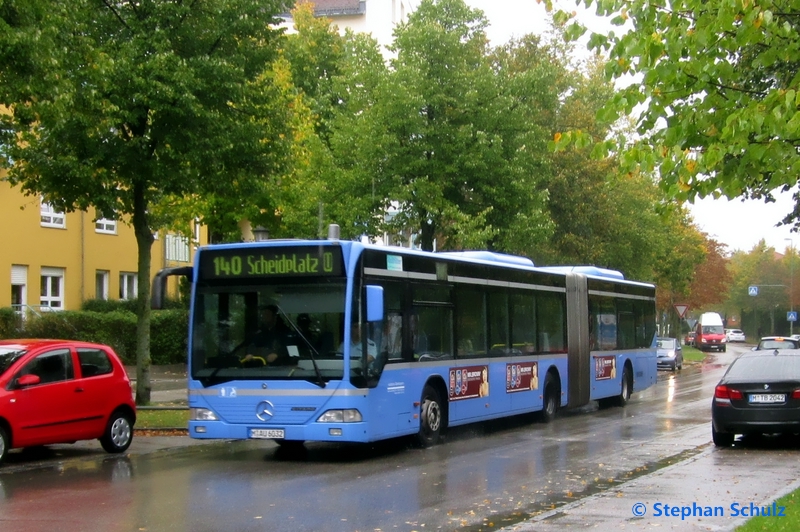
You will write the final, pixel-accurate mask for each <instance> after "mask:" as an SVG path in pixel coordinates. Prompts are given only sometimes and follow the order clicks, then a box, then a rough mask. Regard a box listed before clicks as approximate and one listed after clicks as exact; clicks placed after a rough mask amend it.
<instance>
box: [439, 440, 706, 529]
mask: <svg viewBox="0 0 800 532" xmlns="http://www.w3.org/2000/svg"><path fill="white" fill-rule="evenodd" d="M708 445H710V444H706V445H701V446H699V447H695V448H694V449H687V450H686V451H683V452H681V453H678V454H674V455H671V456H667V457H665V458H662V459H661V460H658V461H655V462H648V463H647V464H645V465H643V466H641V467H637V468H636V469H633V470H631V471H627V472H625V473H622V474H620V475H618V476H617V478H613V479H607V480H603V481H598V482H590V483H587V485H586V488H585V489H583V490H581V491H573V492H571V496H567V495H566V494H564V493H553V494H552V495H549V496H545V498H544V499H543V500H540V501H535V502H532V503H531V504H530V505H528V506H527V507H526V508H525V509H523V510H520V509H516V510H514V511H510V512H506V513H502V512H498V513H495V514H492V515H491V516H490V517H485V518H484V519H483V522H481V523H475V524H472V525H466V526H463V527H460V528H457V529H455V530H459V531H462V532H491V531H494V530H500V529H503V528H507V527H510V526H513V525H516V524H519V523H523V522H525V521H528V520H530V519H533V518H534V517H536V516H539V515H542V514H543V513H546V512H552V511H553V510H557V509H558V508H560V507H562V506H565V505H567V504H571V503H574V502H576V501H579V500H581V499H585V498H587V497H591V496H592V495H597V494H598V493H602V492H604V491H607V490H609V489H612V488H617V487H619V486H621V485H622V484H625V483H626V482H628V481H631V480H634V479H636V478H639V477H643V476H645V475H649V474H650V473H654V472H656V471H658V470H660V469H663V468H665V467H667V466H671V465H674V464H676V463H678V462H682V461H684V460H688V459H689V458H691V457H693V456H696V455H698V454H700V453H701V452H703V451H704V450H705V449H706V447H708ZM560 515H562V514H561V513H559V512H554V513H553V515H552V516H548V517H547V519H553V518H556V517H558V516H560Z"/></svg>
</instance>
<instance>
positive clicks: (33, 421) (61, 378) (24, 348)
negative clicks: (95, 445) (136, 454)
mask: <svg viewBox="0 0 800 532" xmlns="http://www.w3.org/2000/svg"><path fill="white" fill-rule="evenodd" d="M135 422H136V404H135V403H134V401H133V396H132V393H131V383H130V380H129V379H128V375H127V374H126V372H125V368H124V367H123V365H122V362H120V359H119V357H118V356H117V354H116V353H114V350H113V349H111V348H110V347H108V346H106V345H100V344H92V343H87V342H76V341H71V340H0V464H2V463H3V461H4V460H5V458H6V456H7V455H8V451H9V450H10V449H14V448H20V447H32V446H38V445H48V444H54V443H72V442H75V441H77V440H91V439H95V438H98V439H99V440H100V444H101V445H102V446H103V449H105V450H106V451H108V452H110V453H121V452H123V451H125V450H126V449H127V448H128V447H129V446H130V444H131V440H132V439H133V425H134V423H135Z"/></svg>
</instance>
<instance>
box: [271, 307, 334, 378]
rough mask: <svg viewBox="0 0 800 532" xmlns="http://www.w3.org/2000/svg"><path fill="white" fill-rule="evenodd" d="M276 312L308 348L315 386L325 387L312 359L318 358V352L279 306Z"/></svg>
mask: <svg viewBox="0 0 800 532" xmlns="http://www.w3.org/2000/svg"><path fill="white" fill-rule="evenodd" d="M276 306H278V305H276ZM278 312H280V313H281V314H282V315H283V317H284V318H285V319H286V321H287V322H288V323H289V325H290V326H291V327H292V329H294V331H295V332H296V333H297V335H298V336H299V337H300V338H302V339H303V341H304V342H305V343H306V346H307V347H308V356H309V357H310V358H311V364H313V366H314V373H316V375H317V380H318V381H319V382H318V383H317V385H318V386H319V387H320V388H324V387H325V379H323V378H322V372H321V371H320V370H319V366H317V359H316V358H315V357H314V355H317V356H319V352H318V351H317V350H316V348H315V347H314V345H313V344H312V343H311V341H310V340H309V339H308V338H306V336H305V335H304V334H303V333H302V331H301V330H300V328H299V327H298V326H297V325H296V324H295V322H294V321H292V319H291V318H290V317H289V316H287V315H286V313H285V312H284V311H283V309H282V308H281V307H280V306H278Z"/></svg>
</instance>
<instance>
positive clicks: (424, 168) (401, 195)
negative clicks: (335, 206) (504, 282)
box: [331, 0, 550, 249]
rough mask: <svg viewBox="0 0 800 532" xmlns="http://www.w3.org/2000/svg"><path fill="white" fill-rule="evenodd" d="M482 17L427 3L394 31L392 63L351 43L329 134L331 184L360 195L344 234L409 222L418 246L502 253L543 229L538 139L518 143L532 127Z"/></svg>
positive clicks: (456, 0)
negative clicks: (519, 109) (509, 89)
mask: <svg viewBox="0 0 800 532" xmlns="http://www.w3.org/2000/svg"><path fill="white" fill-rule="evenodd" d="M486 24H487V22H486V19H485V18H484V17H483V16H482V13H481V12H479V11H476V10H472V9H470V8H468V7H467V6H466V5H465V4H464V2H463V1H462V0H437V1H432V0H426V1H423V2H421V3H420V5H419V7H418V9H417V10H416V11H415V12H414V13H413V14H412V15H411V16H410V17H409V20H408V23H407V24H402V25H400V26H399V27H398V28H397V29H396V31H395V41H394V44H393V46H392V47H391V50H392V52H393V53H395V54H396V57H395V58H394V59H392V60H391V62H390V63H391V64H390V67H389V68H388V69H387V68H386V67H385V66H383V62H382V61H380V62H379V57H380V56H379V54H378V53H377V49H376V48H375V47H374V46H370V45H367V43H364V42H360V43H359V42H358V41H356V43H355V44H356V45H357V47H355V48H353V50H354V52H355V55H353V56H351V58H350V59H349V62H350V66H349V67H348V72H352V73H353V75H351V76H350V77H349V78H348V79H345V78H344V77H342V78H340V81H341V82H342V85H341V90H339V91H338V94H340V95H341V99H342V104H341V107H340V109H339V112H338V113H337V120H336V125H335V130H334V135H333V136H332V139H331V146H332V150H333V153H334V156H335V158H336V160H337V168H338V172H339V173H338V174H337V175H336V176H335V177H334V178H333V179H331V182H332V183H335V184H336V188H337V190H339V191H340V193H341V192H343V191H345V190H351V191H353V192H354V194H353V195H354V196H359V197H360V198H361V200H360V202H361V203H360V205H361V207H362V208H361V209H357V210H356V211H355V212H358V213H360V214H359V216H358V217H357V218H356V217H354V216H353V215H351V216H350V217H349V223H348V224H347V227H343V232H346V231H348V232H350V233H351V234H352V233H355V234H361V233H367V234H375V233H378V232H381V230H382V229H389V230H391V231H392V232H400V230H402V229H411V230H413V231H415V232H417V233H419V235H420V244H421V246H422V247H423V248H424V249H433V242H434V239H435V240H436V241H437V244H438V247H439V248H440V249H460V248H466V247H489V248H493V249H508V248H511V247H513V246H514V245H515V242H516V244H517V245H518V244H519V242H520V241H522V240H524V239H523V238H522V237H521V236H520V235H521V233H523V232H524V234H525V235H526V237H527V239H528V240H529V241H534V240H536V239H537V238H538V239H541V237H542V236H543V235H546V234H547V231H548V230H549V229H550V226H549V225H548V222H549V221H548V219H547V215H546V213H545V212H544V209H543V207H544V201H545V198H546V195H544V194H542V193H540V192H537V191H536V189H535V187H534V184H535V182H536V172H535V171H534V168H532V167H530V166H526V165H528V164H529V163H530V161H531V156H530V155H529V154H527V153H526V150H527V149H530V150H533V151H537V149H538V150H539V153H543V152H544V144H543V143H542V142H541V141H540V142H539V144H540V145H541V149H539V148H537V145H536V144H537V143H536V141H535V140H534V141H532V142H531V144H530V145H527V144H526V140H531V139H530V137H529V136H526V135H527V134H528V133H529V132H530V131H531V128H530V127H529V126H527V125H525V124H524V123H523V121H524V119H525V116H526V115H525V113H518V114H515V113H514V111H515V107H516V106H518V105H519V103H520V101H519V100H515V98H514V96H513V94H512V93H506V92H504V91H503V88H502V83H501V82H500V81H501V79H503V78H501V76H499V75H497V73H496V72H495V71H494V70H493V68H492V63H491V62H490V61H489V59H488V54H489V48H488V44H487V39H486V35H485V33H484V29H485V27H486ZM534 158H535V157H534ZM390 207H392V208H393V210H394V211H396V213H397V214H396V216H394V217H393V218H392V219H391V221H390V222H388V223H387V222H386V219H385V218H384V213H385V212H386V211H387V209H389V208H390ZM343 214H344V215H345V216H347V213H343Z"/></svg>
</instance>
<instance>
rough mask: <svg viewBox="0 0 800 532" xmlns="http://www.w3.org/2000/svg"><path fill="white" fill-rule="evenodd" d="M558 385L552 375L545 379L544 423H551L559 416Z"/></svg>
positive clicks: (549, 374)
mask: <svg viewBox="0 0 800 532" xmlns="http://www.w3.org/2000/svg"><path fill="white" fill-rule="evenodd" d="M558 403H559V393H558V384H556V380H555V379H554V378H553V375H552V374H551V373H548V374H547V377H545V379H544V404H543V405H542V421H544V422H545V423H550V422H551V421H553V420H554V419H555V418H556V415H557V414H558Z"/></svg>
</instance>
